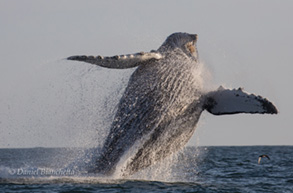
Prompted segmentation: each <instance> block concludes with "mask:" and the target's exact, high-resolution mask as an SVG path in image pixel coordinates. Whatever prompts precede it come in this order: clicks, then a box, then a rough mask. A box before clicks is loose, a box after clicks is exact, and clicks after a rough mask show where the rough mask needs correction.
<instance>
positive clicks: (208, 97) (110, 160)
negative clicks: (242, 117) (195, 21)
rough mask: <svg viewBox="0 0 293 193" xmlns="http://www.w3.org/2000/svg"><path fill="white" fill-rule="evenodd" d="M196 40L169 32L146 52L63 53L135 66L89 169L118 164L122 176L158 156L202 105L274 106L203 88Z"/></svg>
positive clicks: (238, 92)
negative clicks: (99, 150) (107, 54)
mask: <svg viewBox="0 0 293 193" xmlns="http://www.w3.org/2000/svg"><path fill="white" fill-rule="evenodd" d="M196 42H197V35H196V34H188V33H174V34H172V35H170V36H169V37H168V38H167V39H166V41H165V42H164V43H163V44H162V45H161V46H160V47H159V48H158V49H157V50H153V51H151V52H147V53H144V52H140V53H137V54H128V55H117V56H113V57H102V56H96V57H95V56H71V57H68V58H67V59H68V60H75V61H82V62H87V63H91V64H94V65H98V66H102V67H106V68H115V69H125V68H133V67H137V69H136V70H135V71H134V73H133V74H132V75H131V77H130V79H129V82H128V85H127V87H126V90H125V92H124V94H123V96H122V98H121V99H120V102H119V105H118V110H117V112H116V115H115V118H114V121H113V123H112V125H111V128H110V132H109V135H108V137H107V138H106V140H105V143H104V145H103V147H102V150H101V153H100V154H99V156H98V158H97V159H96V160H95V161H94V164H93V165H92V166H91V167H90V172H96V173H101V174H106V175H110V174H113V173H114V172H115V170H116V169H117V167H118V165H119V166H121V167H119V171H122V175H124V176H128V175H131V174H134V173H135V172H137V171H139V170H142V169H144V168H146V167H148V166H150V165H152V164H154V163H156V162H159V161H162V160H163V159H164V158H165V157H167V156H169V155H170V154H172V153H174V152H177V151H178V150H180V149H182V148H183V147H184V145H185V144H186V143H187V142H188V140H189V139H190V138H191V136H192V135H193V133H194V131H195V128H196V124H197V122H198V120H199V117H200V115H201V113H202V112H203V111H204V110H207V111H208V112H210V113H212V114H214V115H224V114H236V113H253V114H254V113H259V114H276V113H277V112H278V111H277V109H276V107H275V106H274V105H273V104H272V103H271V102H270V101H268V100H267V99H265V98H263V97H261V96H256V95H254V94H250V93H247V92H244V91H243V89H241V88H239V89H225V88H224V87H222V86H221V87H219V88H218V89H217V90H215V91H210V92H205V91H204V90H205V89H204V88H203V80H202V78H201V76H200V74H199V72H200V69H199V68H200V66H199V60H198V51H197V47H196ZM122 157H123V159H122ZM121 162H123V163H121Z"/></svg>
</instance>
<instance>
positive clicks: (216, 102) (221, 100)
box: [204, 86, 278, 115]
mask: <svg viewBox="0 0 293 193" xmlns="http://www.w3.org/2000/svg"><path fill="white" fill-rule="evenodd" d="M204 107H205V109H206V110H207V111H208V112H210V113H212V114H214V115H225V114H236V113H251V114H255V113H259V114H277V113H278V110H277V108H276V107H275V106H274V105H273V103H271V102H270V101H268V100H267V99H266V98H263V97H261V96H256V95H254V94H250V93H247V92H244V91H243V90H242V89H241V88H239V89H232V90H231V89H225V88H223V87H222V86H221V87H220V88H219V89H218V90H216V91H213V92H210V93H208V94H207V98H206V101H205V106H204Z"/></svg>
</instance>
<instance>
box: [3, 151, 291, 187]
mask: <svg viewBox="0 0 293 193" xmlns="http://www.w3.org/2000/svg"><path fill="white" fill-rule="evenodd" d="M87 151H88V150H85V149H79V148H29V149H0V192H288V193H289V192H293V146H243V147H239V146H231V147H186V148H185V149H184V150H182V151H181V152H179V153H177V154H176V155H173V156H171V157H170V158H168V159H167V160H164V161H163V162H161V163H158V164H157V165H154V166H152V167H151V168H148V169H146V170H144V171H142V172H139V173H138V174H135V175H134V176H130V177H128V178H127V179H123V178H119V177H117V176H111V177H105V176H99V175H95V174H88V173H87V172H86V171H82V169H80V168H79V169H78V167H77V168H74V167H71V168H69V167H67V166H68V164H69V163H72V162H74V161H75V160H76V159H77V158H79V159H80V158H83V157H84V153H85V152H87ZM262 154H267V155H269V156H270V160H269V159H267V158H262V159H261V162H260V164H258V157H259V155H262Z"/></svg>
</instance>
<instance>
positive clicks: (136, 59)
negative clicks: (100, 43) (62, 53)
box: [67, 51, 163, 69]
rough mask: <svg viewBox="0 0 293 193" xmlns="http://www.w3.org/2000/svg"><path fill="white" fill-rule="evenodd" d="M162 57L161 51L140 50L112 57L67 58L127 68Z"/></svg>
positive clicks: (104, 65)
mask: <svg viewBox="0 0 293 193" xmlns="http://www.w3.org/2000/svg"><path fill="white" fill-rule="evenodd" d="M162 57H163V56H162V55H161V54H160V53H159V52H156V51H152V52H146V53H144V52H140V53H136V54H128V55H119V56H118V55H117V56H112V57H102V56H96V57H95V56H70V57H68V58H67V60H76V61H81V62H87V63H91V64H95V65H98V66H101V67H105V68H114V69H126V68H133V67H136V66H139V65H141V64H146V63H148V62H150V61H154V60H159V59H161V58H162Z"/></svg>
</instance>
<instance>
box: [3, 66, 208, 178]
mask: <svg viewBox="0 0 293 193" xmlns="http://www.w3.org/2000/svg"><path fill="white" fill-rule="evenodd" d="M132 72H133V69H131V70H123V71H121V70H113V69H111V70H109V69H102V68H99V67H96V66H91V65H84V64H80V63H76V64H73V63H72V62H67V61H57V62H52V63H49V64H46V65H42V66H40V67H37V68H36V69H35V71H34V73H33V75H32V76H27V77H25V78H22V80H21V81H20V82H19V85H17V87H16V88H15V90H14V92H12V93H11V94H8V95H7V97H6V98H2V100H1V101H0V107H1V109H2V110H1V111H0V112H1V113H2V116H1V117H2V119H1V127H2V128H5V131H4V135H7V133H5V132H7V131H9V132H10V135H13V137H12V138H11V141H12V142H15V141H18V142H17V143H14V144H13V143H11V145H12V146H16V147H17V146H20V147H23V146H34V147H35V146H38V147H40V146H41V147H52V146H57V147H58V146H59V147H60V146H65V147H66V146H67V147H84V148H86V149H83V150H81V151H80V153H78V154H76V155H75V156H76V159H75V160H78V162H75V163H81V162H85V163H88V162H89V161H90V160H91V159H93V157H94V156H93V155H94V154H96V153H97V151H96V150H93V151H92V150H88V148H92V147H94V148H98V147H101V145H102V144H103V143H104V139H105V136H107V134H108V131H109V127H110V124H111V123H112V121H113V117H114V114H115V111H116V108H117V103H118V101H119V99H120V98H121V96H122V93H123V91H124V88H125V87H126V85H127V82H128V77H129V76H130V74H131V73H132ZM193 73H194V76H196V77H198V78H199V79H204V78H206V75H207V71H206V69H205V68H204V65H203V64H202V63H200V64H199V67H198V68H197V71H194V72H193ZM201 81H202V82H201V83H200V84H202V83H204V82H205V81H204V80H201ZM8 136H9V135H8ZM31 139H34V140H31ZM182 152H183V150H181V151H180V152H178V153H174V154H172V155H171V156H169V157H168V158H166V159H164V161H163V162H158V163H156V164H154V165H153V166H151V167H150V168H147V169H145V170H144V171H141V172H139V173H137V174H135V175H133V176H132V177H131V178H132V179H147V180H161V181H180V180H182V178H183V176H184V172H177V171H178V168H174V166H176V165H177V163H178V157H180V159H181V160H182ZM72 161H73V160H68V162H67V164H68V163H71V162H72ZM31 166H32V165H30V164H28V169H30V167H31ZM63 166H66V164H65V165H63ZM182 167H184V166H182ZM81 168H82V167H81ZM41 169H42V168H41ZM47 169H50V168H47ZM51 169H52V168H51ZM79 169H80V168H79ZM7 171H8V170H7ZM175 171H176V172H175ZM81 172H83V171H81ZM174 174H176V175H174ZM87 176H89V174H87ZM94 177H95V175H94ZM96 177H99V178H101V176H96ZM102 178H105V177H102ZM111 178H113V179H120V178H121V175H120V174H119V173H118V174H117V175H116V176H112V177H111Z"/></svg>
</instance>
